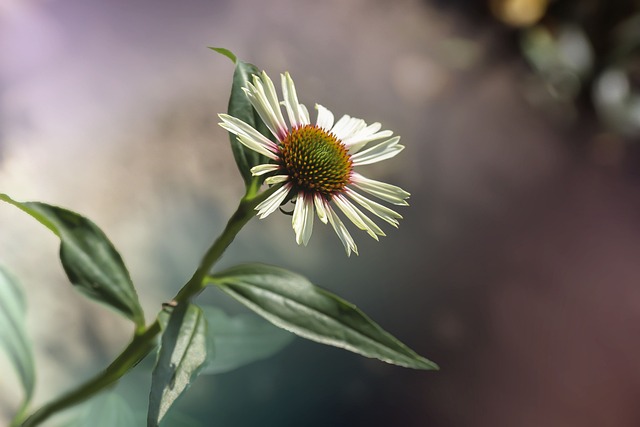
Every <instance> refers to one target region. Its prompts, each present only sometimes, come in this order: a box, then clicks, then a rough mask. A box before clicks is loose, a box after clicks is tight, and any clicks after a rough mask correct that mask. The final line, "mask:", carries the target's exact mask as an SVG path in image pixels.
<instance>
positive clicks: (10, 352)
mask: <svg viewBox="0 0 640 427" xmlns="http://www.w3.org/2000/svg"><path fill="white" fill-rule="evenodd" d="M25 312H26V304H25V301H24V295H23V293H22V289H21V287H20V285H19V283H18V281H17V280H16V279H15V278H14V277H13V276H12V275H11V274H10V273H9V272H8V271H6V269H4V268H3V267H1V266H0V348H4V350H5V351H6V353H7V356H8V358H9V361H10V362H11V363H12V364H13V366H14V368H15V370H16V372H17V374H18V378H19V379H20V382H21V383H22V387H23V388H24V393H25V398H24V405H26V404H27V403H28V402H29V401H30V400H31V396H32V395H33V388H34V385H35V367H34V363H33V352H32V349H31V342H30V340H29V339H28V338H27V334H26V330H25Z"/></svg>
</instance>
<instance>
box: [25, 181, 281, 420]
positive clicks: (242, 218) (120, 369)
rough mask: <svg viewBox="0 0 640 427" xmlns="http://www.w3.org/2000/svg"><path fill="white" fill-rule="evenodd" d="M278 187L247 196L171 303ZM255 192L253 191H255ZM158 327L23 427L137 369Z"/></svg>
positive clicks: (197, 286) (199, 278)
mask: <svg viewBox="0 0 640 427" xmlns="http://www.w3.org/2000/svg"><path fill="white" fill-rule="evenodd" d="M276 189H277V188H276V187H275V186H274V187H271V188H270V189H268V190H266V191H263V192H262V193H260V194H259V195H257V196H253V194H255V193H254V192H253V191H252V195H251V196H249V195H246V196H245V197H244V198H243V199H242V200H241V201H240V204H239V205H238V208H237V209H236V211H235V212H234V213H233V215H232V216H231V218H230V219H229V221H228V222H227V225H226V227H225V229H224V231H223V232H222V233H221V234H220V236H219V237H218V238H217V239H216V240H215V242H214V243H213V244H212V245H211V247H210V248H209V250H208V251H207V252H206V253H205V255H204V257H203V258H202V261H201V263H200V266H199V267H198V269H197V270H196V272H195V273H194V274H193V276H192V277H191V279H189V281H188V282H187V283H186V284H185V285H184V286H183V287H182V288H181V289H180V291H179V292H178V294H177V295H176V297H175V298H174V301H175V302H176V303H182V302H185V301H188V300H190V299H191V298H193V297H194V296H196V295H197V294H198V293H199V292H200V291H201V290H202V289H203V281H204V279H205V277H206V276H207V275H208V274H209V272H210V270H211V268H212V267H213V265H214V264H215V263H216V262H217V261H218V259H220V257H221V256H222V254H223V253H224V251H225V250H226V249H227V247H229V245H230V244H231V242H233V240H234V239H235V237H236V235H237V234H238V232H239V231H240V230H241V229H242V227H244V226H245V225H246V224H247V223H248V222H249V221H250V220H251V218H253V217H254V215H255V210H254V208H255V207H256V206H257V205H258V203H260V202H261V201H263V200H265V199H266V198H267V197H268V196H269V195H271V194H273V192H274V191H275V190H276ZM254 191H255V189H254ZM160 331H161V328H160V324H159V323H158V321H157V320H156V321H155V322H154V323H152V324H151V325H150V326H149V327H147V328H146V329H145V330H144V331H143V332H142V333H139V334H136V335H135V336H134V338H133V339H132V340H131V342H130V343H129V345H128V346H127V347H126V348H125V349H124V350H123V351H122V353H120V355H119V356H118V357H117V358H116V359H115V360H114V361H113V362H112V363H111V364H110V365H109V366H108V367H107V368H106V369H105V370H104V371H102V372H101V373H100V374H98V375H96V376H95V377H93V378H92V379H90V380H89V381H87V382H86V383H84V384H81V385H80V386H78V387H77V388H76V389H74V390H72V391H70V392H68V393H66V394H64V395H62V396H61V397H59V398H57V399H55V400H53V401H52V402H49V403H48V404H46V405H44V406H42V407H41V408H40V409H38V410H36V411H35V412H34V413H33V414H31V415H30V416H29V417H28V418H27V419H26V420H24V422H22V424H21V426H22V427H34V426H36V425H38V424H40V423H42V422H43V421H44V420H46V419H47V418H49V417H50V416H51V415H53V414H55V413H56V412H59V411H62V410H64V409H67V408H69V407H71V406H74V405H77V404H78V403H81V402H83V401H85V400H87V399H89V398H91V397H93V396H94V395H96V394H97V393H99V392H101V391H102V390H105V389H106V388H108V387H110V386H113V385H115V383H116V382H117V381H118V380H119V379H120V378H121V377H122V376H123V375H124V374H126V373H127V372H128V371H129V370H130V369H131V368H133V367H134V366H136V365H137V364H138V363H139V362H140V361H141V360H142V359H144V358H145V356H146V355H147V354H149V353H150V352H151V350H153V349H154V348H155V347H156V336H157V335H158V334H159V333H160Z"/></svg>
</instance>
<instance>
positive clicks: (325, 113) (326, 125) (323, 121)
mask: <svg viewBox="0 0 640 427" xmlns="http://www.w3.org/2000/svg"><path fill="white" fill-rule="evenodd" d="M316 110H318V118H317V119H316V125H318V126H319V127H321V128H322V129H324V130H326V131H327V132H329V131H331V127H332V126H333V113H332V112H331V111H329V110H327V109H326V108H324V107H323V106H322V105H320V104H316Z"/></svg>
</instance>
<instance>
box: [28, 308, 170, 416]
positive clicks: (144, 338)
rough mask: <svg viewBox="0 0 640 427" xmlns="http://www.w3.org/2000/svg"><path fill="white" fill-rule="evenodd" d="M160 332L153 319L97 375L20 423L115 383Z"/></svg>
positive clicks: (146, 352)
mask: <svg viewBox="0 0 640 427" xmlns="http://www.w3.org/2000/svg"><path fill="white" fill-rule="evenodd" d="M159 332H160V324H159V323H158V321H157V320H156V321H155V322H154V323H152V324H151V325H150V326H149V327H148V328H147V329H146V331H144V332H143V333H142V334H140V335H136V336H135V337H134V338H133V340H132V341H131V343H129V345H128V346H127V347H126V348H125V349H124V351H123V352H122V353H120V355H119V356H118V357H117V358H116V359H115V360H114V361H113V362H112V363H111V365H109V366H108V367H107V369H105V370H104V371H103V372H101V373H100V374H99V375H97V376H95V377H93V378H92V379H90V380H89V381H87V382H86V383H84V384H82V385H81V386H79V387H77V388H76V389H75V390H72V391H70V392H69V393H67V394H65V395H63V396H61V397H59V398H58V399H56V400H54V401H52V402H50V403H48V404H46V405H44V406H43V407H41V408H40V409H38V410H37V411H35V412H34V413H33V414H32V415H31V416H30V417H29V418H27V419H26V420H25V421H24V422H23V423H22V427H32V426H36V425H38V424H40V423H41V422H43V421H44V420H46V419H47V418H49V417H50V416H51V415H53V414H54V413H56V412H58V411H61V410H63V409H66V408H69V407H71V406H73V405H77V404H78V403H80V402H83V401H85V400H87V399H89V398H90V397H92V396H93V395H95V394H97V393H98V392H100V391H102V390H104V389H106V388H107V387H109V386H112V385H114V384H115V383H116V382H117V381H118V380H119V379H120V377H122V376H123V375H124V374H125V373H127V372H128V371H129V370H130V369H131V368H133V367H134V366H136V365H137V364H138V362H140V361H141V360H142V359H144V357H145V356H146V355H147V354H149V352H150V351H151V350H153V349H154V348H155V346H156V342H155V337H156V335H158V333H159Z"/></svg>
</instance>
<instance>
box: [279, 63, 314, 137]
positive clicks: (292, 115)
mask: <svg viewBox="0 0 640 427" xmlns="http://www.w3.org/2000/svg"><path fill="white" fill-rule="evenodd" d="M280 80H281V82H282V97H283V98H284V107H285V109H286V110H287V115H288V116H289V123H291V127H292V128H294V127H300V126H303V125H305V124H307V123H308V120H307V123H305V122H304V120H303V116H301V114H300V103H299V102H298V94H297V93H296V86H295V84H294V83H293V79H292V78H291V76H290V75H289V73H284V74H280Z"/></svg>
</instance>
